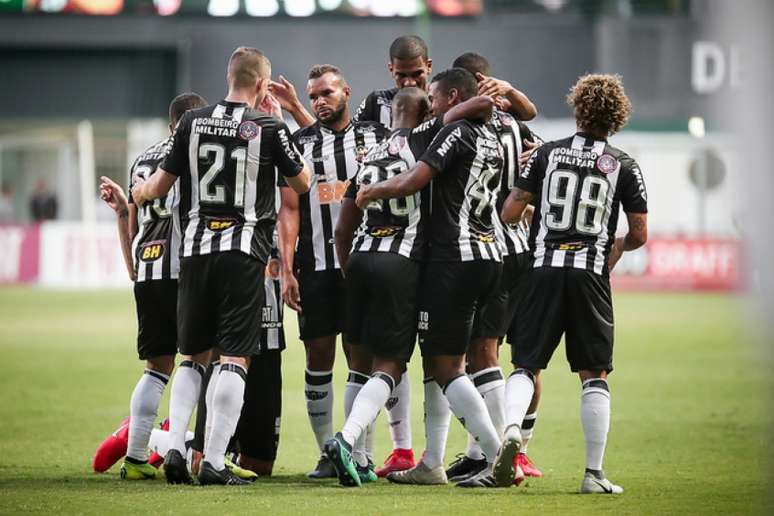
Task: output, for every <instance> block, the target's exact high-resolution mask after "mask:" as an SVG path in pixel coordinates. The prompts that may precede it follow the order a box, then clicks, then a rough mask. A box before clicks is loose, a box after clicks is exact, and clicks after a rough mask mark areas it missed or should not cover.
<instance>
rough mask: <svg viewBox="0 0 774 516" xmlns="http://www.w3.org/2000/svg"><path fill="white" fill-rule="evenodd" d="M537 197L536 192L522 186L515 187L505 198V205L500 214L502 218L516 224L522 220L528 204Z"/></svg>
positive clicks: (506, 221)
mask: <svg viewBox="0 0 774 516" xmlns="http://www.w3.org/2000/svg"><path fill="white" fill-rule="evenodd" d="M534 198H535V194H533V193H531V192H527V191H526V190H522V189H521V188H518V187H516V188H514V189H513V190H511V193H510V194H509V195H508V198H507V199H505V204H504V205H503V211H502V213H501V214H500V218H501V219H502V221H503V222H505V223H507V224H515V223H517V222H518V221H519V220H521V216H522V214H523V213H524V210H526V208H527V205H528V204H529V203H530V202H531V201H532V199H534Z"/></svg>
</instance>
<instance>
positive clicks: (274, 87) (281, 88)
mask: <svg viewBox="0 0 774 516" xmlns="http://www.w3.org/2000/svg"><path fill="white" fill-rule="evenodd" d="M269 91H270V92H271V94H272V95H274V98H275V99H277V102H279V104H280V107H282V109H284V110H285V111H293V110H294V109H295V107H296V106H298V105H299V104H301V100H300V99H299V98H298V94H297V93H296V88H295V87H294V86H293V84H291V83H290V81H288V80H287V79H285V78H284V77H283V76H281V75H280V76H279V81H271V83H269Z"/></svg>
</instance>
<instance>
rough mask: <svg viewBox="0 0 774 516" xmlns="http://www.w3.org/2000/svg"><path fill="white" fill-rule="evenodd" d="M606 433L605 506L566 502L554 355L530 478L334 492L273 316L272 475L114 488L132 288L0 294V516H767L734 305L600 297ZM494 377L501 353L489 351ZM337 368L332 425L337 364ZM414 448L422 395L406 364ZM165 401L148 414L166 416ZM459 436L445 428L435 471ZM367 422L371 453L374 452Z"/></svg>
mask: <svg viewBox="0 0 774 516" xmlns="http://www.w3.org/2000/svg"><path fill="white" fill-rule="evenodd" d="M616 309H617V337H616V372H615V373H614V374H613V375H612V377H611V391H612V400H613V423H612V430H611V435H610V439H609V443H608V454H607V461H606V464H605V469H606V471H607V472H608V474H609V475H610V477H611V478H612V479H613V480H614V481H616V482H617V483H620V484H621V485H623V486H624V487H625V489H626V493H625V494H624V495H623V496H620V497H588V496H580V495H577V494H574V493H575V491H576V490H577V488H578V486H579V483H580V478H581V473H582V471H583V460H584V452H583V436H582V431H581V427H580V421H579V395H580V389H579V383H578V380H577V378H575V377H573V376H572V375H571V374H570V373H569V370H568V367H567V365H566V362H565V360H564V353H563V351H560V352H558V353H557V355H556V356H555V358H554V362H553V365H552V367H551V368H550V369H549V370H548V371H547V372H546V375H545V377H544V382H545V383H544V385H545V392H544V395H543V401H542V406H541V409H540V412H539V418H538V423H537V426H536V432H535V437H534V439H533V441H532V443H531V444H530V455H531V457H532V458H533V460H534V461H535V462H536V463H537V464H538V465H539V466H540V467H541V468H542V469H543V472H544V474H545V476H544V478H542V479H538V480H530V481H529V482H528V483H527V484H526V486H525V485H522V487H520V488H513V489H507V490H462V489H459V488H455V487H454V486H451V485H450V486H445V487H422V488H410V487H403V486H401V487H399V486H394V485H390V484H389V483H387V482H383V481H380V482H378V483H377V484H372V485H368V486H367V487H364V488H362V489H358V490H354V489H343V488H340V487H339V486H338V484H337V483H336V482H335V481H329V482H322V483H318V482H311V481H308V480H307V479H306V478H305V477H304V475H303V474H304V472H306V471H308V470H309V469H311V467H312V466H313V464H314V462H315V460H316V452H315V444H314V437H313V435H312V433H311V430H310V429H309V425H308V422H307V419H306V413H305V404H304V397H303V353H302V348H301V346H300V344H299V343H298V342H297V339H296V335H297V331H296V324H295V319H294V317H293V316H289V317H288V324H287V333H288V337H289V349H288V350H287V352H286V353H285V355H284V365H283V369H284V381H285V391H284V412H283V420H282V437H281V442H280V451H279V457H278V460H277V465H276V467H275V477H274V478H272V479H271V480H267V481H259V482H258V483H256V484H254V485H251V486H249V487H244V488H200V487H189V486H167V485H166V484H165V483H164V482H163V481H156V482H148V483H127V482H122V481H121V480H120V479H119V477H118V472H117V470H118V467H117V466H115V467H114V468H113V469H112V470H111V471H109V472H108V473H107V474H103V475H96V474H94V473H92V472H91V470H90V461H91V457H92V454H93V452H94V450H95V448H96V446H97V444H98V443H99V442H100V441H101V440H102V439H103V438H104V437H105V435H107V434H108V433H110V432H111V431H113V429H114V428H115V427H116V425H117V423H118V422H119V421H120V420H121V418H122V417H124V416H125V415H126V414H127V413H128V405H129V396H130V394H131V391H132V389H133V387H134V384H135V382H136V380H137V378H138V374H139V373H140V371H141V364H140V362H139V361H137V359H136V355H135V351H134V347H135V344H134V342H135V341H134V337H135V334H134V332H135V319H134V306H133V299H132V296H131V292H130V291H129V290H127V291H125V292H52V291H45V290H36V289H26V288H25V289H21V288H4V289H0V352H1V354H2V357H3V359H4V363H5V367H4V369H3V373H2V374H0V389H1V390H2V402H0V513H19V512H39V513H43V512H45V513H49V514H55V513H119V512H120V513H129V512H135V513H147V512H151V511H152V512H161V513H166V512H187V513H193V512H199V511H202V512H213V511H218V512H224V513H233V514H236V513H246V512H251V513H252V512H255V513H258V512H261V513H267V514H285V513H288V514H291V513H293V514H297V513H302V512H306V513H307V514H315V515H317V514H329V513H340V514H344V513H345V511H347V513H348V514H392V513H396V512H400V513H408V512H412V513H414V514H426V513H435V514H438V513H444V514H450V513H454V514H474V513H490V514H493V513H516V512H523V513H530V512H534V511H539V512H540V513H541V514H542V513H590V512H591V511H594V512H595V513H616V514H622V513H630V514H641V513H649V514H658V513H708V512H713V513H770V512H769V511H771V510H772V505H771V502H770V499H768V501H767V497H768V487H769V485H770V483H769V481H770V477H767V475H766V474H765V471H768V467H769V463H768V462H767V460H766V457H767V456H768V454H769V451H770V450H769V449H768V447H767V441H768V437H769V436H770V435H771V433H770V423H771V418H770V417H769V415H768V409H769V400H768V395H769V393H770V392H771V387H772V384H771V382H770V379H769V378H770V376H771V374H770V372H771V365H772V363H771V361H770V360H769V357H768V354H767V353H768V351H765V350H764V347H763V346H756V345H755V344H754V339H753V338H752V337H751V335H750V333H749V332H748V331H746V328H748V323H747V322H746V320H745V318H744V317H743V309H744V302H743V300H741V299H739V298H734V297H724V296H715V295H707V296H692V295H619V296H617V297H616ZM503 355H504V356H503V358H504V361H503V363H504V366H505V368H506V371H509V370H510V367H509V366H508V364H507V360H508V358H509V356H508V355H509V353H503ZM338 360H339V361H338V363H337V369H336V379H335V381H336V383H337V396H338V397H337V401H336V405H337V410H338V412H337V415H336V419H335V422H336V426H340V425H341V423H342V422H343V421H342V408H341V400H342V396H341V390H340V389H338V387H343V384H344V381H345V372H346V371H345V366H344V361H343V355H341V354H340V355H339V358H338ZM411 372H412V375H413V376H412V380H413V381H414V385H415V386H416V388H415V389H414V393H415V394H414V411H413V427H414V442H415V450H416V451H417V453H421V450H422V446H423V442H424V438H423V431H422V410H421V406H422V399H421V397H422V390H421V388H419V386H420V385H421V383H420V380H421V378H420V376H421V372H420V368H419V364H417V363H413V364H411ZM167 399H168V398H167V396H165V398H164V400H163V402H162V407H161V410H160V416H161V417H163V416H164V415H165V414H166V412H167ZM464 442H465V437H464V434H463V431H462V429H461V427H460V426H459V424H457V423H456V422H453V423H452V433H451V435H450V438H449V445H448V450H447V452H448V453H447V459H451V458H453V456H454V454H455V453H456V452H458V451H461V450H462V449H463V446H464ZM389 448H390V445H389V438H388V432H387V428H386V423H384V416H380V421H379V423H378V434H377V458H378V459H379V460H381V459H382V458H384V456H385V455H386V454H387V453H388V452H389Z"/></svg>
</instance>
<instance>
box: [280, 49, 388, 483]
mask: <svg viewBox="0 0 774 516" xmlns="http://www.w3.org/2000/svg"><path fill="white" fill-rule="evenodd" d="M308 78H309V80H308V83H307V87H306V90H307V94H308V95H309V100H310V102H311V107H312V111H313V112H314V115H315V117H316V118H317V122H316V123H315V124H314V125H311V126H309V127H306V128H303V129H300V130H298V131H297V132H296V133H295V134H294V135H293V141H294V142H295V143H296V145H297V146H298V147H299V148H300V149H301V151H302V153H303V156H304V158H305V159H306V160H307V161H309V162H311V163H312V164H313V165H312V168H313V171H314V174H313V176H312V182H311V187H310V189H309V192H308V193H305V194H304V195H298V194H297V193H296V192H295V191H294V190H292V189H290V188H281V189H280V190H281V193H280V195H281V196H282V207H281V208H280V212H279V220H278V233H279V241H280V256H281V260H282V275H281V276H282V288H283V298H284V300H285V303H287V305H288V306H290V307H291V308H292V309H294V310H296V311H297V312H298V313H299V317H298V322H299V332H300V336H301V340H302V341H303V342H304V347H305V348H306V372H305V380H306V382H305V388H304V391H305V393H306V403H307V413H308V415H309V421H310V423H311V426H312V431H313V432H314V435H315V438H316V440H317V444H318V446H319V449H320V459H319V461H318V463H317V466H316V467H315V469H314V470H313V471H311V472H310V473H309V474H308V476H309V477H310V478H329V477H335V476H336V471H335V470H334V468H333V466H332V465H331V464H330V462H329V461H328V460H327V458H325V457H324V456H323V455H322V447H323V444H324V443H325V442H326V441H327V440H328V439H330V438H331V437H333V364H334V359H335V356H336V336H337V335H338V334H339V333H342V332H343V331H344V321H345V311H346V288H345V284H344V277H343V276H342V274H341V269H340V265H339V261H338V258H337V257H336V252H335V246H334V240H333V230H334V228H335V227H336V221H337V219H338V216H339V212H340V210H341V200H342V198H343V197H344V192H345V191H346V189H347V186H348V185H349V182H350V180H351V179H352V178H353V177H354V176H355V174H356V173H357V167H358V162H359V159H360V158H362V156H363V155H365V153H366V152H367V149H369V148H370V147H372V146H374V145H376V144H377V143H378V142H380V141H382V140H383V139H384V137H385V134H386V129H385V128H384V127H383V126H382V125H381V124H378V123H376V122H350V114H349V105H348V102H349V98H350V95H351V90H350V87H349V85H348V84H347V81H346V79H345V78H344V76H343V75H342V72H341V70H339V68H337V67H336V66H333V65H329V64H324V65H316V66H313V67H312V68H311V70H310V71H309V77H308ZM342 340H343V343H344V350H345V353H346V355H347V363H348V365H349V369H350V372H349V378H348V381H347V385H346V387H345V390H344V411H345V415H348V414H349V410H350V409H351V407H352V402H353V401H354V399H355V396H356V395H357V392H358V391H359V390H360V388H361V387H362V386H363V384H365V382H366V381H367V380H368V375H369V374H370V372H371V357H370V356H369V355H367V354H365V353H363V351H362V349H360V347H359V346H349V345H348V342H347V339H346V336H344V337H343V338H342ZM363 447H365V448H366V449H365V450H360V447H359V448H358V453H361V451H362V453H365V454H368V448H369V445H368V443H363Z"/></svg>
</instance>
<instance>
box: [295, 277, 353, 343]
mask: <svg viewBox="0 0 774 516" xmlns="http://www.w3.org/2000/svg"><path fill="white" fill-rule="evenodd" d="M297 277H298V288H299V293H300V295H301V313H300V314H298V332H299V335H300V337H301V340H310V339H316V338H319V337H327V336H329V335H338V334H339V333H341V332H343V331H344V325H345V321H346V313H347V289H346V285H345V283H344V276H342V275H341V271H340V270H339V269H332V270H327V271H315V270H308V271H305V270H304V268H301V269H300V270H298V272H297Z"/></svg>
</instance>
